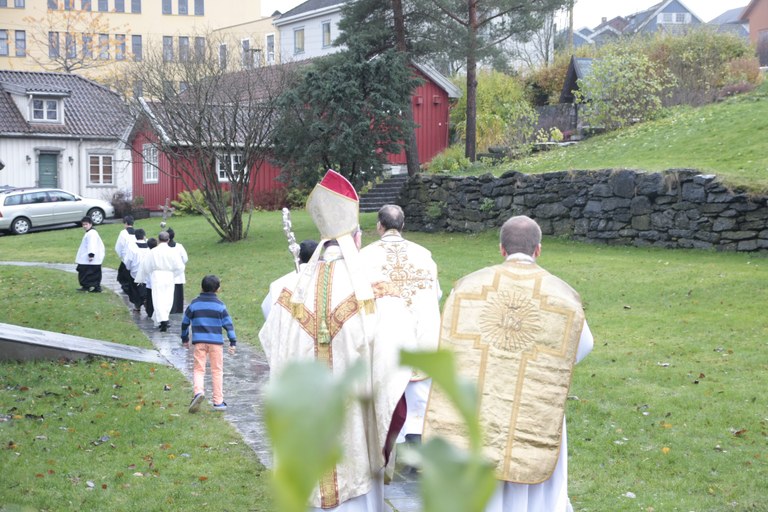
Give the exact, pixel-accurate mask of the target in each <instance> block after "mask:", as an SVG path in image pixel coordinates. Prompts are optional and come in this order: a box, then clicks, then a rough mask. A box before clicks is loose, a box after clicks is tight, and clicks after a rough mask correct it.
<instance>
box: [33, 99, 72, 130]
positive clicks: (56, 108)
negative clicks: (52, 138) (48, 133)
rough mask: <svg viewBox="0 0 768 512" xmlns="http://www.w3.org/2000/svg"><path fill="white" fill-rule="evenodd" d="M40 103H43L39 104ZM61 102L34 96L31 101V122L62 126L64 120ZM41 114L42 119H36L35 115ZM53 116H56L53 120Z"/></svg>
mask: <svg viewBox="0 0 768 512" xmlns="http://www.w3.org/2000/svg"><path fill="white" fill-rule="evenodd" d="M38 102H42V103H40V104H38ZM61 103H62V102H61V100H60V99H58V98H50V97H45V96H32V97H31V98H30V99H29V121H30V122H32V123H52V124H61V120H62V119H63V117H64V116H63V115H62V114H63V112H62V105H61ZM36 112H40V113H41V114H42V117H35V113H36ZM51 114H53V115H55V117H54V118H51V117H50V116H51Z"/></svg>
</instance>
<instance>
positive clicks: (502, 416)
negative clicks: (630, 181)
mask: <svg viewBox="0 0 768 512" xmlns="http://www.w3.org/2000/svg"><path fill="white" fill-rule="evenodd" d="M583 323H584V313H583V311H582V306H581V300H580V298H579V295H578V294H577V293H576V292H575V291H574V290H573V289H572V288H571V287H570V286H568V284H566V283H565V282H564V281H562V280H560V279H559V278H557V277H555V276H553V275H551V274H550V273H548V272H547V271H545V270H544V269H542V268H541V267H539V266H537V265H535V264H526V263H520V262H515V261H507V262H505V263H503V264H501V265H496V266H493V267H488V268H485V269H482V270H479V271H477V272H474V273H473V274H470V275H468V276H466V277H464V278H463V279H461V280H460V281H458V282H457V283H456V286H455V288H454V290H453V291H452V292H451V295H450V296H449V297H448V299H447V301H446V304H445V307H444V309H443V321H442V326H441V332H440V348H442V349H449V350H452V351H453V352H454V353H455V357H456V363H457V364H456V367H457V368H458V371H459V373H460V374H461V375H462V376H463V377H465V378H467V379H469V380H471V381H472V382H474V383H475V384H476V385H477V391H478V394H479V399H480V400H479V401H480V404H479V407H480V421H481V424H482V427H483V432H484V436H485V437H484V447H485V448H484V453H485V455H486V456H487V457H488V458H489V459H490V460H491V461H492V462H493V463H494V464H495V465H496V477H497V478H498V479H499V480H504V481H508V482H516V483H525V484H536V483H540V482H543V481H544V480H546V479H547V478H549V476H550V475H551V474H552V472H553V471H554V469H555V466H556V464H557V458H558V454H559V450H560V440H561V431H562V425H563V416H564V414H565V403H566V399H567V395H568V388H569V387H570V382H571V371H572V369H573V365H574V362H575V360H576V349H577V348H578V344H579V337H580V335H581V330H582V326H583ZM465 432H466V429H465V427H464V425H463V420H462V419H461V417H460V415H459V414H458V412H457V411H456V410H455V408H454V407H453V406H452V405H451V404H450V403H449V402H448V400H447V398H446V397H445V395H443V394H442V393H441V391H440V390H439V389H438V388H436V387H433V388H432V392H431V394H430V398H429V403H428V406H427V416H426V422H425V428H424V435H425V437H428V436H431V435H441V436H443V437H444V438H446V439H447V440H448V441H450V442H452V443H454V444H455V445H457V446H460V447H463V448H466V447H468V442H467V440H466V434H465Z"/></svg>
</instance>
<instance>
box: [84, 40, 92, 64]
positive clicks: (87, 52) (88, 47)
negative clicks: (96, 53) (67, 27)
mask: <svg viewBox="0 0 768 512" xmlns="http://www.w3.org/2000/svg"><path fill="white" fill-rule="evenodd" d="M83 57H85V58H86V59H92V58H93V36H92V35H90V34H83Z"/></svg>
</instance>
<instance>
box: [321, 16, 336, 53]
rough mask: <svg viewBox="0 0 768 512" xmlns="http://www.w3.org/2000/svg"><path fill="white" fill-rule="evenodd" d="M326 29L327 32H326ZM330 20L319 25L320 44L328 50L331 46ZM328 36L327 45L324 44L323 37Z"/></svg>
mask: <svg viewBox="0 0 768 512" xmlns="http://www.w3.org/2000/svg"><path fill="white" fill-rule="evenodd" d="M326 28H327V31H326ZM331 29H332V27H331V20H325V21H323V22H322V24H321V25H320V42H321V44H322V47H323V48H330V47H331V46H333V37H332V36H331ZM326 34H327V35H328V43H327V44H326V41H325V36H326Z"/></svg>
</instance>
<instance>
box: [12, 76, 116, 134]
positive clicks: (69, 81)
mask: <svg viewBox="0 0 768 512" xmlns="http://www.w3.org/2000/svg"><path fill="white" fill-rule="evenodd" d="M11 91H13V92H14V93H21V94H24V95H26V93H43V94H45V93H48V94H51V95H55V96H62V95H64V98H63V101H64V124H63V125H59V124H55V125H54V124H45V123H28V122H27V121H26V120H25V119H24V116H23V115H22V113H21V112H19V110H18V108H17V107H16V103H15V102H14V101H13V99H12V97H11ZM130 124H131V116H130V113H129V110H128V107H127V106H126V105H125V103H124V102H123V101H122V100H121V99H120V97H119V96H118V95H117V94H116V93H114V92H112V91H110V90H109V89H107V88H106V87H104V86H101V85H99V84H97V83H96V82H93V81H91V80H88V79H86V78H83V77H81V76H78V75H72V74H66V73H48V72H31V71H29V72H27V71H9V70H0V136H2V135H6V134H28V135H30V136H34V135H54V134H57V135H61V136H64V137H85V138H107V139H114V138H119V137H121V136H122V135H123V134H124V133H125V132H126V131H127V129H128V127H129V126H130Z"/></svg>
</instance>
